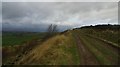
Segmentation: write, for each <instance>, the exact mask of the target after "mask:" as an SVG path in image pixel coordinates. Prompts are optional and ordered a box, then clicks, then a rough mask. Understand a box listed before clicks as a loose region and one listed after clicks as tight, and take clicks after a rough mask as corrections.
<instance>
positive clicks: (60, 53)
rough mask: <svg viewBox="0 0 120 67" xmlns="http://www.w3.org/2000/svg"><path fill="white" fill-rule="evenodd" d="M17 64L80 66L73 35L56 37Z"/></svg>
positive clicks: (39, 46)
mask: <svg viewBox="0 0 120 67" xmlns="http://www.w3.org/2000/svg"><path fill="white" fill-rule="evenodd" d="M16 64H43V65H44V64H45V65H46V64H47V65H79V64H80V60H79V55H78V50H77V45H76V42H75V40H74V38H73V37H72V34H71V33H68V32H67V35H65V34H62V35H57V36H54V37H52V38H50V39H48V40H46V41H45V42H43V43H42V44H41V45H38V46H37V47H36V48H35V49H34V50H33V51H31V52H30V53H29V54H27V55H25V56H24V57H23V58H22V59H21V60H20V61H18V62H16Z"/></svg>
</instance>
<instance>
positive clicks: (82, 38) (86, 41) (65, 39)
mask: <svg viewBox="0 0 120 67" xmlns="http://www.w3.org/2000/svg"><path fill="white" fill-rule="evenodd" d="M57 30H58V29H57V26H56V25H50V26H49V27H48V30H47V34H46V33H11V32H9V33H3V36H2V37H3V40H2V41H3V64H31V65H33V64H40V65H84V64H85V65H89V64H90V63H89V62H93V61H95V62H96V63H95V64H96V65H99V64H100V65H117V64H118V58H120V56H119V54H118V48H119V47H118V46H115V45H113V44H117V45H118V44H120V43H119V42H118V41H119V40H120V38H118V35H119V30H120V29H119V25H96V26H85V27H82V28H76V29H73V30H67V31H64V32H61V33H58V32H57ZM56 33H57V34H56ZM101 39H102V40H101ZM103 40H106V41H103ZM109 42H112V43H109ZM114 46H115V47H114Z"/></svg>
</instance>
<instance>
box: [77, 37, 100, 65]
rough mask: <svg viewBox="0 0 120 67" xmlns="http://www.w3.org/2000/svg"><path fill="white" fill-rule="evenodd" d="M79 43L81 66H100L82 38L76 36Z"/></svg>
mask: <svg viewBox="0 0 120 67" xmlns="http://www.w3.org/2000/svg"><path fill="white" fill-rule="evenodd" d="M75 38H76V41H77V46H78V50H79V53H80V61H81V63H80V64H81V65H99V63H98V62H97V60H96V58H95V57H94V55H93V54H92V53H91V52H90V51H89V50H88V48H87V47H86V46H85V45H84V44H83V43H82V42H81V39H80V37H78V36H75Z"/></svg>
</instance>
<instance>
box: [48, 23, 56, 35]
mask: <svg viewBox="0 0 120 67" xmlns="http://www.w3.org/2000/svg"><path fill="white" fill-rule="evenodd" d="M57 32H58V28H57V25H52V24H50V25H49V26H48V28H47V37H50V36H53V35H54V34H56V33H57Z"/></svg>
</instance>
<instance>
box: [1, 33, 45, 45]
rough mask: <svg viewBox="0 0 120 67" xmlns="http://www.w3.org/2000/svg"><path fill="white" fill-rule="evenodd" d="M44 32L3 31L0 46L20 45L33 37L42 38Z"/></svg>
mask: <svg viewBox="0 0 120 67" xmlns="http://www.w3.org/2000/svg"><path fill="white" fill-rule="evenodd" d="M43 37H44V33H31V32H26V33H25V32H3V34H2V46H14V45H22V44H24V43H26V42H28V41H31V40H33V39H42V38H43Z"/></svg>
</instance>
